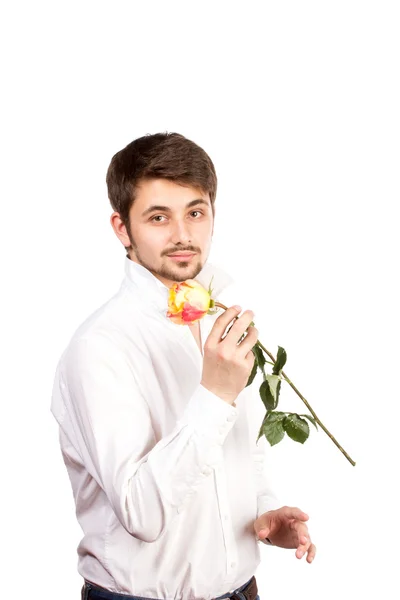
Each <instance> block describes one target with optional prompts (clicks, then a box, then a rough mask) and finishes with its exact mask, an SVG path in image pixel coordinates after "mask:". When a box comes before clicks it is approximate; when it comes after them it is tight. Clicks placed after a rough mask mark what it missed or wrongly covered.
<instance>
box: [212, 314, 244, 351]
mask: <svg viewBox="0 0 400 600" xmlns="http://www.w3.org/2000/svg"><path fill="white" fill-rule="evenodd" d="M241 310H242V308H241V306H236V305H235V306H230V307H229V308H227V309H226V310H225V311H224V312H223V313H222V315H220V316H219V317H218V318H217V319H216V320H215V323H214V325H213V327H212V329H211V331H210V333H209V335H208V338H207V343H208V344H211V345H214V346H216V345H217V344H219V342H220V341H221V338H222V335H223V333H224V331H225V329H226V328H227V327H228V325H229V323H230V322H231V321H232V319H234V318H235V317H237V315H238V314H239V313H240V311H241Z"/></svg>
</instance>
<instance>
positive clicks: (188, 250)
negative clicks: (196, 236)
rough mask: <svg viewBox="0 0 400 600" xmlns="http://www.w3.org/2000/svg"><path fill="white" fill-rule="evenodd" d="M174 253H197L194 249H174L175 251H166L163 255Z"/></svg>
mask: <svg viewBox="0 0 400 600" xmlns="http://www.w3.org/2000/svg"><path fill="white" fill-rule="evenodd" d="M174 252H199V251H198V250H196V248H176V249H175V250H168V252H166V253H165V254H173V253H174Z"/></svg>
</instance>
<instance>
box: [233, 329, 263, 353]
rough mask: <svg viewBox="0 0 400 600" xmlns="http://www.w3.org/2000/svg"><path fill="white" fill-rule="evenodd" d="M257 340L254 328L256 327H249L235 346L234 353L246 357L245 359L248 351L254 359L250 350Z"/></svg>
mask: <svg viewBox="0 0 400 600" xmlns="http://www.w3.org/2000/svg"><path fill="white" fill-rule="evenodd" d="M257 340H258V329H256V327H253V326H251V327H249V333H248V334H247V335H246V337H245V338H244V339H243V340H242V341H241V342H240V344H239V345H238V346H237V351H236V353H237V354H238V355H239V356H241V357H242V358H246V359H247V358H248V355H249V353H250V355H253V358H254V360H255V356H254V353H253V352H252V351H251V350H252V348H253V347H254V346H255V345H256V342H257Z"/></svg>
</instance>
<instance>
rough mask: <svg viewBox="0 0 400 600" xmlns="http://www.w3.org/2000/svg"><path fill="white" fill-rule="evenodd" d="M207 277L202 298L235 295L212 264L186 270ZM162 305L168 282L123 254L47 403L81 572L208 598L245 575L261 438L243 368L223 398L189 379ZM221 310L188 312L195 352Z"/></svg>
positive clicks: (262, 473) (163, 594)
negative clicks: (114, 285)
mask: <svg viewBox="0 0 400 600" xmlns="http://www.w3.org/2000/svg"><path fill="white" fill-rule="evenodd" d="M213 275H214V278H213V281H212V288H213V294H212V297H213V298H214V299H217V300H220V301H221V302H223V303H225V304H226V305H227V306H231V305H232V304H237V303H239V304H240V301H241V298H240V293H239V291H238V290H239V288H237V287H236V288H235V282H234V280H233V279H232V278H231V277H230V276H229V275H228V274H227V273H226V272H225V271H224V270H222V269H221V268H219V267H216V266H215V265H212V264H211V263H209V262H206V263H205V265H204V267H203V269H202V271H201V272H200V273H199V274H198V275H197V277H196V278H195V279H196V280H197V281H199V282H200V283H201V284H202V285H204V287H206V288H207V289H208V286H209V284H210V281H211V277H212V276H213ZM230 292H231V296H233V294H235V297H231V296H230V295H229V294H230ZM238 294H239V296H238ZM167 308H168V288H167V287H166V286H165V285H164V284H163V283H161V282H160V281H159V280H158V279H157V278H156V277H154V275H153V274H152V273H151V272H150V271H148V270H147V269H146V268H144V267H143V266H142V265H139V264H137V263H135V262H133V261H132V260H131V259H130V258H128V256H126V257H125V277H124V278H123V281H122V285H121V287H120V289H119V291H118V292H117V293H116V294H115V295H114V296H113V297H112V298H110V300H108V301H107V302H106V303H105V304H104V305H102V306H101V307H100V308H98V309H97V310H96V311H95V312H94V313H92V314H91V315H90V316H89V317H88V318H87V319H86V320H85V321H84V322H83V323H82V324H81V325H80V326H79V327H78V329H77V330H76V331H75V333H74V334H73V336H72V338H71V340H70V341H69V343H68V345H67V347H66V349H65V350H64V352H63V354H62V356H61V358H60V360H59V362H58V365H57V369H56V373H55V379H54V385H53V392H52V401H51V412H52V414H53V415H54V417H55V419H56V420H57V422H58V424H59V436H60V438H59V439H60V446H61V451H62V456H63V459H64V463H65V465H66V468H67V471H68V475H69V478H70V481H71V485H72V490H73V496H74V500H75V503H76V516H77V519H78V521H79V523H80V526H81V528H82V531H83V534H84V535H83V538H82V540H81V541H80V543H79V545H78V548H77V552H78V572H79V573H80V574H81V576H82V577H83V578H84V579H86V580H88V581H90V582H92V583H94V584H97V585H100V586H102V587H104V588H107V589H108V590H110V591H113V592H117V593H121V594H129V595H135V596H142V597H145V598H147V597H149V598H159V599H165V600H175V599H177V598H196V599H204V600H210V599H211V598H215V597H216V596H220V595H223V594H226V593H230V592H232V591H233V590H235V589H236V588H238V587H239V586H241V585H243V584H244V583H245V582H246V581H248V580H249V579H250V578H251V577H252V576H253V575H254V574H255V571H256V568H257V566H258V565H259V563H260V547H259V540H258V538H257V536H256V534H255V532H254V528H253V523H254V520H255V519H256V518H257V517H258V516H259V515H261V514H262V513H264V512H266V511H268V510H273V509H275V508H279V507H280V506H281V505H282V504H281V503H280V502H279V500H278V498H277V497H276V496H275V494H274V492H273V491H272V490H271V486H270V484H269V481H268V477H267V475H266V460H265V458H266V456H265V450H266V448H267V445H268V443H267V442H266V440H265V437H264V436H262V437H261V438H260V440H259V441H258V444H257V445H256V439H257V435H258V431H259V428H260V425H261V422H262V419H263V417H264V414H265V409H264V407H263V405H262V402H261V399H260V397H259V394H258V387H259V382H257V377H256V379H255V380H254V382H253V384H252V385H250V386H248V387H247V388H245V389H244V390H243V391H242V392H241V393H240V394H239V396H238V397H237V399H236V401H235V403H236V408H235V407H234V406H232V405H230V404H228V403H227V402H225V401H224V400H222V399H221V398H220V397H219V396H216V395H215V394H213V393H212V392H210V391H209V390H207V389H206V388H205V387H203V386H202V385H201V384H200V381H201V377H202V364H203V356H202V354H201V352H200V350H199V347H198V345H197V343H196V340H195V338H194V337H193V334H192V333H191V331H190V329H189V327H188V326H186V325H177V324H175V323H172V322H171V321H170V320H169V319H168V318H167V317H166V312H167ZM246 308H250V307H246V306H244V307H243V310H245V309H246ZM221 312H222V311H221V310H219V311H218V313H217V314H216V315H206V316H205V317H204V318H203V319H202V320H200V322H199V323H200V331H201V341H202V347H203V348H204V343H205V341H206V339H207V336H208V334H209V333H210V331H211V328H212V326H213V323H214V322H215V320H216V319H217V317H218V316H219V315H220V314H221Z"/></svg>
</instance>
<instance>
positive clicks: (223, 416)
mask: <svg viewBox="0 0 400 600" xmlns="http://www.w3.org/2000/svg"><path fill="white" fill-rule="evenodd" d="M238 414H239V411H238V408H237V407H235V406H232V405H231V404H229V403H228V402H225V400H222V398H220V397H219V396H217V395H216V394H214V393H213V392H210V390H208V389H207V388H205V387H204V386H203V385H202V384H201V383H200V384H199V385H198V387H197V389H196V390H195V392H194V394H193V395H192V396H191V398H190V400H189V402H188V404H187V406H186V408H185V411H184V413H183V417H182V419H180V422H181V423H184V424H185V423H186V424H188V425H190V426H191V427H192V428H193V429H194V431H195V432H196V433H198V434H199V435H202V436H204V437H207V438H210V439H212V440H215V442H216V443H218V444H223V443H224V441H225V438H226V436H227V435H228V433H229V432H230V430H231V429H232V427H233V426H234V424H235V421H236V419H237V417H238Z"/></svg>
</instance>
